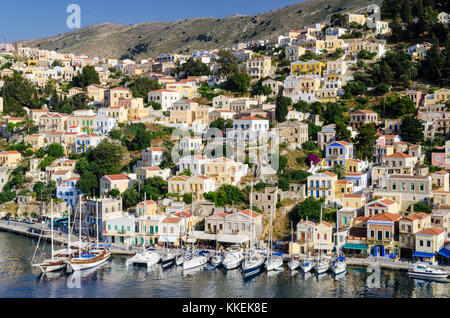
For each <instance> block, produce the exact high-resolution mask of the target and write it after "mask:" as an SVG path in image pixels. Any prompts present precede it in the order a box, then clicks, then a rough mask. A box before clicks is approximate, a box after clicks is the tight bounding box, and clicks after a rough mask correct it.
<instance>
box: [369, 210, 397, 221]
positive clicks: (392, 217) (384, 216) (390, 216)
mask: <svg viewBox="0 0 450 318" xmlns="http://www.w3.org/2000/svg"><path fill="white" fill-rule="evenodd" d="M399 218H400V215H398V214H394V213H389V212H384V213H380V214H377V215H374V216H372V217H370V218H369V221H389V222H394V221H397V220H398V219H399Z"/></svg>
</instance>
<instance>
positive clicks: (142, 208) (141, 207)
mask: <svg viewBox="0 0 450 318" xmlns="http://www.w3.org/2000/svg"><path fill="white" fill-rule="evenodd" d="M155 214H156V202H155V201H153V200H147V201H143V202H140V203H138V204H137V205H136V217H139V216H147V215H155Z"/></svg>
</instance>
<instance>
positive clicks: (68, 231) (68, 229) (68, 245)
mask: <svg viewBox="0 0 450 318" xmlns="http://www.w3.org/2000/svg"><path fill="white" fill-rule="evenodd" d="M70 210H71V209H69V219H68V226H67V256H69V257H70Z"/></svg>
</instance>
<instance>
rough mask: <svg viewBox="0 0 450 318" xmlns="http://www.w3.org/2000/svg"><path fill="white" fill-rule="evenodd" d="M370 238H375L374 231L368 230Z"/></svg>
mask: <svg viewBox="0 0 450 318" xmlns="http://www.w3.org/2000/svg"><path fill="white" fill-rule="evenodd" d="M370 237H373V238H375V231H374V230H370Z"/></svg>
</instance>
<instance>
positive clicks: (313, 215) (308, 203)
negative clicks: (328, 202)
mask: <svg viewBox="0 0 450 318" xmlns="http://www.w3.org/2000/svg"><path fill="white" fill-rule="evenodd" d="M322 204H323V201H322V200H316V199H314V197H308V198H307V199H306V200H305V201H303V202H302V203H300V204H299V205H297V207H296V208H295V209H294V210H293V211H292V213H291V215H290V218H291V220H292V221H293V222H294V223H295V224H297V223H298V222H299V221H300V220H306V218H308V220H312V221H317V222H318V221H319V220H320V206H321V205H322Z"/></svg>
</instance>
